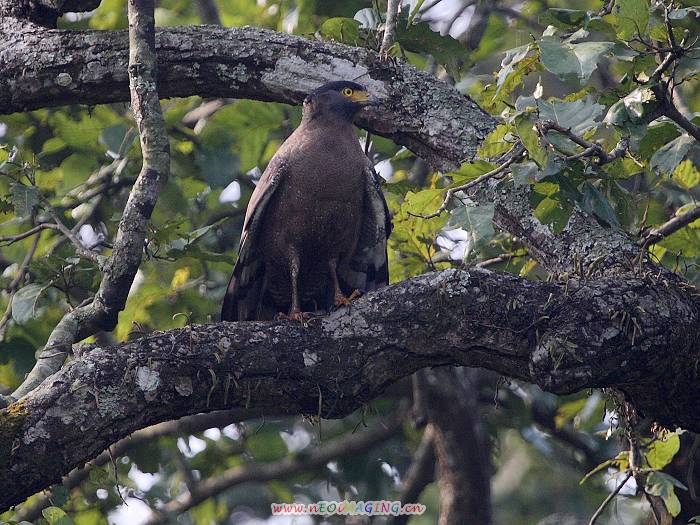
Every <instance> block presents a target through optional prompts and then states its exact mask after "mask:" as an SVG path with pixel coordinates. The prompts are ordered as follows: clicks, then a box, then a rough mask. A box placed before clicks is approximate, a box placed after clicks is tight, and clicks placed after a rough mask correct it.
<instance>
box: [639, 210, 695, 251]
mask: <svg viewBox="0 0 700 525" xmlns="http://www.w3.org/2000/svg"><path fill="white" fill-rule="evenodd" d="M697 219H700V205H698V206H696V207H695V208H693V209H692V210H690V211H687V212H685V213H684V214H683V215H678V216H677V217H674V218H673V219H671V220H669V221H667V222H665V223H663V224H662V225H661V226H659V227H658V228H654V229H653V230H651V231H650V232H649V233H647V234H646V236H645V238H644V244H646V245H649V244H653V243H656V242H659V241H660V240H661V239H663V238H665V237H668V236H669V235H671V234H672V233H674V232H677V231H678V230H680V229H681V228H683V227H685V226H687V225H688V224H690V223H691V222H693V221H695V220H697Z"/></svg>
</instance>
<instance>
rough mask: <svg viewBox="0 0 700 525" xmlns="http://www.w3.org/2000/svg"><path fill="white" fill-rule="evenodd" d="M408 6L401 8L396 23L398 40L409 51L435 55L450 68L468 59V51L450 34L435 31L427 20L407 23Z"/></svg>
mask: <svg viewBox="0 0 700 525" xmlns="http://www.w3.org/2000/svg"><path fill="white" fill-rule="evenodd" d="M408 10H409V8H408V6H406V7H405V8H403V9H402V10H401V13H400V14H399V17H398V21H397V24H396V41H397V42H398V43H399V44H401V47H403V48H404V49H406V50H407V51H412V52H414V53H427V54H429V55H433V57H435V59H436V60H437V61H438V62H439V63H440V64H443V65H445V66H447V67H448V69H450V68H454V67H457V66H458V65H460V64H461V63H462V62H463V61H464V60H466V57H467V52H466V50H465V48H464V47H463V46H462V44H460V43H459V42H458V41H457V40H455V39H454V38H452V37H451V36H450V35H441V34H440V33H438V32H437V31H433V30H432V29H431V28H430V25H429V24H428V23H427V22H418V23H417V24H411V25H410V26H408V25H407V21H408V16H409V15H408Z"/></svg>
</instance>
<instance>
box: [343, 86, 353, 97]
mask: <svg viewBox="0 0 700 525" xmlns="http://www.w3.org/2000/svg"><path fill="white" fill-rule="evenodd" d="M343 95H345V96H346V97H350V96H352V89H350V88H345V89H344V90H343Z"/></svg>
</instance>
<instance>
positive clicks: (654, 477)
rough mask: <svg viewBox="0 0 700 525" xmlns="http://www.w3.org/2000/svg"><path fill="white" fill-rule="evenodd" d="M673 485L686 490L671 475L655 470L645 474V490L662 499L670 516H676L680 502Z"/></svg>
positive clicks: (679, 509)
mask: <svg viewBox="0 0 700 525" xmlns="http://www.w3.org/2000/svg"><path fill="white" fill-rule="evenodd" d="M675 487H678V488H680V489H683V490H688V489H687V488H686V486H685V485H683V483H681V482H680V481H678V480H677V479H676V478H674V477H673V476H669V475H668V474H666V473H664V472H659V471H657V470H655V471H653V472H652V473H650V474H649V476H647V481H646V486H645V490H646V491H647V492H648V493H649V494H652V495H654V496H659V497H660V498H661V499H663V500H664V505H666V509H667V510H668V512H669V513H670V514H671V515H672V516H678V514H679V513H680V511H681V504H680V501H678V497H677V496H676V492H675Z"/></svg>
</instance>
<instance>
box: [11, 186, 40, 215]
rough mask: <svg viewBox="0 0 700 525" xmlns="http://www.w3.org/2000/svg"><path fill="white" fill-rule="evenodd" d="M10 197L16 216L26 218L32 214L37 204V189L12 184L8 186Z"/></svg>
mask: <svg viewBox="0 0 700 525" xmlns="http://www.w3.org/2000/svg"><path fill="white" fill-rule="evenodd" d="M10 196H11V200H12V205H13V206H14V207H15V212H16V213H17V215H19V216H20V217H26V216H28V215H29V214H31V213H32V211H33V210H34V208H35V206H36V205H37V203H38V202H39V188H37V187H36V186H25V185H24V184H19V183H13V184H12V185H11V186H10Z"/></svg>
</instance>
